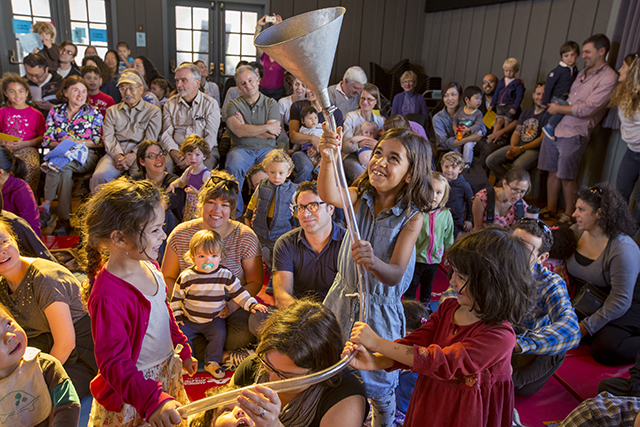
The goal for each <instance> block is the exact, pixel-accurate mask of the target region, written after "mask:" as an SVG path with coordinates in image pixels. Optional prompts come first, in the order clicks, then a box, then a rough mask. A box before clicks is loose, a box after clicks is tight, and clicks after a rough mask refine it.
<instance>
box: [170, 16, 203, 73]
mask: <svg viewBox="0 0 640 427" xmlns="http://www.w3.org/2000/svg"><path fill="white" fill-rule="evenodd" d="M198 60H200V61H202V62H204V63H205V64H207V66H208V65H209V9H207V8H204V7H191V6H176V64H177V65H180V64H182V63H183V62H194V61H198Z"/></svg>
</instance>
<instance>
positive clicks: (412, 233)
mask: <svg viewBox="0 0 640 427" xmlns="http://www.w3.org/2000/svg"><path fill="white" fill-rule="evenodd" d="M422 218H423V217H422V213H420V212H418V213H417V214H415V215H414V216H413V217H411V219H410V220H409V222H407V223H406V224H405V225H404V227H402V230H400V234H398V239H397V241H396V246H395V248H394V249H393V254H391V259H390V260H389V263H386V262H384V261H382V260H380V259H379V258H378V257H376V256H375V255H374V253H373V248H372V247H371V243H369V242H368V241H366V240H360V241H358V242H356V243H354V244H353V246H352V247H351V253H352V255H353V261H354V262H355V263H356V264H362V265H363V266H364V268H366V269H367V270H369V271H371V273H373V275H374V276H375V277H376V279H378V280H380V282H381V283H382V284H384V285H387V286H396V285H397V284H398V283H400V281H401V280H402V276H403V275H404V272H405V270H406V269H407V264H408V263H409V260H410V259H411V253H412V252H413V248H414V247H415V245H416V240H418V235H419V234H420V230H421V229H422ZM390 243H391V242H389V244H390Z"/></svg>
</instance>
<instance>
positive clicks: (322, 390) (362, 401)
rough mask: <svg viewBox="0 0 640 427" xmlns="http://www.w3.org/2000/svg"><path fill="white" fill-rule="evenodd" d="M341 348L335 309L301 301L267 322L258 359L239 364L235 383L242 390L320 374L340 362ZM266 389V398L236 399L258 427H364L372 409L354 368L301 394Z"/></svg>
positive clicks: (248, 396)
mask: <svg viewBox="0 0 640 427" xmlns="http://www.w3.org/2000/svg"><path fill="white" fill-rule="evenodd" d="M343 345H344V343H343V342H342V331H341V329H340V324H339V323H338V321H337V320H336V317H335V315H334V314H333V313H332V312H331V310H329V309H328V308H326V307H324V306H323V305H322V304H320V303H318V302H314V301H312V300H310V299H306V298H303V299H300V300H297V301H296V302H295V303H293V304H292V305H290V306H288V307H286V308H283V309H281V310H277V311H275V312H274V313H273V314H272V315H271V317H269V319H267V321H266V323H265V324H264V326H263V329H262V330H261V332H260V342H259V344H258V347H257V348H256V354H255V355H253V356H251V357H249V358H247V359H245V361H244V362H243V363H242V364H240V366H239V367H238V369H237V370H236V372H235V374H234V375H233V378H232V379H231V384H233V385H237V386H240V387H244V386H248V385H251V384H259V383H265V382H270V381H279V380H283V379H288V378H296V377H301V376H304V375H308V374H313V373H316V372H319V371H322V370H323V369H326V368H328V367H330V366H332V365H334V364H336V363H337V362H338V361H339V360H340V354H341V352H342V348H343ZM266 390H267V392H265V393H264V394H263V395H262V396H260V395H258V394H256V393H254V392H252V391H249V392H245V393H243V395H242V397H239V398H238V402H239V406H240V407H241V408H242V409H243V410H244V411H245V413H246V414H247V415H248V416H249V417H250V418H251V419H252V420H254V421H255V423H256V426H264V427H271V426H285V427H290V426H291V427H292V426H307V427H319V426H323V427H325V426H334V425H339V426H341V427H360V426H362V424H363V422H364V419H365V417H366V416H367V413H368V409H369V408H368V405H367V401H366V398H365V391H364V386H363V384H362V380H361V379H360V377H359V375H358V373H357V372H356V371H355V370H354V369H352V368H351V367H347V368H346V369H345V370H343V371H342V372H341V373H340V374H338V375H336V376H334V377H332V378H330V379H328V380H326V381H324V382H322V383H320V384H316V385H312V386H309V387H307V388H304V389H301V390H295V391H289V392H282V393H278V394H275V393H273V392H272V391H271V390H270V389H268V388H266Z"/></svg>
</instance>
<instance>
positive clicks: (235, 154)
mask: <svg viewBox="0 0 640 427" xmlns="http://www.w3.org/2000/svg"><path fill="white" fill-rule="evenodd" d="M271 150H273V148H258V149H255V150H250V149H248V148H233V149H231V151H229V153H228V154H227V162H226V167H225V169H226V170H227V172H229V173H230V174H231V175H233V176H235V177H236V179H237V180H238V185H239V188H242V184H243V183H244V177H245V175H246V174H247V172H249V169H251V167H252V166H253V165H256V164H258V163H260V162H262V161H263V160H264V158H265V156H266V155H267V153H269V152H270V151H271ZM243 211H244V203H243V201H242V197H238V206H237V207H236V218H240V217H241V216H242V212H243Z"/></svg>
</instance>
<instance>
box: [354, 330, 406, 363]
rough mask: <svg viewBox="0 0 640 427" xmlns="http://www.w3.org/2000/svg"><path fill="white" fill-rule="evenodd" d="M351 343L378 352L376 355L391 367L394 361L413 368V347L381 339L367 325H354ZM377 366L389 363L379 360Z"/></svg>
mask: <svg viewBox="0 0 640 427" xmlns="http://www.w3.org/2000/svg"><path fill="white" fill-rule="evenodd" d="M351 342H352V343H354V344H360V345H363V346H365V347H366V349H367V350H369V351H375V352H377V353H376V354H380V355H381V356H383V357H384V358H385V359H388V360H389V361H390V362H391V365H393V361H394V360H395V361H396V362H400V363H402V364H403V365H407V366H413V346H411V345H404V344H399V343H397V342H393V341H389V340H386V339H384V338H380V337H379V336H378V334H376V333H375V332H373V329H371V327H370V326H369V325H367V324H366V323H362V322H356V323H355V324H354V325H353V329H351ZM374 356H375V354H374ZM377 364H384V365H387V364H388V362H387V363H384V362H383V361H382V360H379V361H378V362H377ZM391 365H390V366H385V368H390V367H391ZM378 369H383V368H378Z"/></svg>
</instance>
